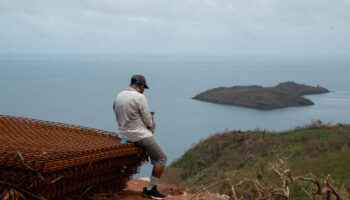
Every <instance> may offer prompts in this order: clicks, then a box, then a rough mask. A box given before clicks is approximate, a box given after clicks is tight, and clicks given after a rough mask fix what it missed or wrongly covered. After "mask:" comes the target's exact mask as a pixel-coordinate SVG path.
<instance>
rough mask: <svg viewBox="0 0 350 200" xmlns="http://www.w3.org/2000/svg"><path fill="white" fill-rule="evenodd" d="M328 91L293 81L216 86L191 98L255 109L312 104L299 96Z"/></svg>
mask: <svg viewBox="0 0 350 200" xmlns="http://www.w3.org/2000/svg"><path fill="white" fill-rule="evenodd" d="M327 92H329V91H328V90H327V89H326V88H323V87H320V86H317V87H312V86H308V85H304V84H297V83H294V82H284V83H280V84H278V85H277V86H276V87H261V86H255V85H254V86H234V87H229V88H225V87H218V88H214V89H211V90H207V91H205V92H202V93H200V94H198V95H196V96H195V97H193V99H197V100H203V101H209V102H213V103H219V104H230V105H238V106H244V107H250V108H256V109H275V108H283V107H289V106H304V105H312V104H313V102H312V101H311V100H309V99H307V98H304V97H301V95H306V94H321V93H327Z"/></svg>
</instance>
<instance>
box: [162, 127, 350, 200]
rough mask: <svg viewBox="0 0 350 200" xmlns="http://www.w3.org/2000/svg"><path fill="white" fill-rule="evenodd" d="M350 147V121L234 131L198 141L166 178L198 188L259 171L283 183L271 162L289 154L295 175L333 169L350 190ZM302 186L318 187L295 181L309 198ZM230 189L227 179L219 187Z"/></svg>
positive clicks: (294, 190)
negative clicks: (275, 174) (225, 181)
mask: <svg viewBox="0 0 350 200" xmlns="http://www.w3.org/2000/svg"><path fill="white" fill-rule="evenodd" d="M349 147H350V125H341V124H339V125H336V126H330V127H329V126H326V125H323V124H322V123H320V122H319V121H316V122H314V123H313V124H312V125H309V126H306V127H303V128H301V127H298V128H296V129H294V130H290V131H286V132H268V131H262V130H254V131H245V132H242V131H229V132H225V133H222V134H216V135H213V136H211V137H209V138H208V139H206V140H203V141H201V142H199V143H198V144H197V145H195V146H193V147H192V148H191V149H189V150H188V151H187V152H186V153H185V154H184V155H183V156H182V157H180V158H179V159H178V160H176V161H174V162H173V163H172V164H171V165H170V167H169V168H168V169H167V172H166V174H165V176H164V177H163V180H164V181H166V182H169V183H173V184H178V185H180V186H182V187H185V188H189V189H192V190H193V191H197V190H199V188H200V186H208V185H211V184H213V183H215V182H218V181H219V180H222V179H224V178H230V179H231V181H232V182H235V183H237V182H239V181H240V180H242V179H243V178H245V177H253V178H256V177H258V178H260V179H261V180H262V181H263V182H264V183H266V184H271V185H278V184H279V182H280V181H279V180H278V179H276V177H274V176H272V175H271V174H270V173H269V167H268V166H269V164H271V163H274V162H276V161H277V160H278V159H285V160H287V164H288V166H289V168H290V171H291V172H292V173H293V174H294V175H308V174H309V173H310V172H312V173H313V174H314V175H315V176H317V177H320V178H324V177H326V176H327V174H330V175H331V177H332V181H333V182H334V185H335V186H336V187H337V188H339V189H340V190H341V192H342V193H343V194H346V195H349V194H350V148H349ZM287 158H288V159H287ZM302 188H304V189H307V190H312V186H311V185H310V184H307V183H305V184H296V185H294V186H293V187H292V188H291V192H292V193H293V196H294V197H295V199H305V198H308V197H307V196H306V194H305V192H304V191H302V190H301V189H302ZM230 191H231V190H230V188H228V187H227V185H226V186H225V185H223V186H221V187H218V188H215V189H214V192H220V193H226V194H230ZM238 193H240V194H242V193H243V194H244V195H246V196H245V198H247V199H249V197H250V196H249V195H251V193H252V192H251V189H249V188H247V187H243V188H241V189H240V190H239V191H238ZM348 197H349V196H348Z"/></svg>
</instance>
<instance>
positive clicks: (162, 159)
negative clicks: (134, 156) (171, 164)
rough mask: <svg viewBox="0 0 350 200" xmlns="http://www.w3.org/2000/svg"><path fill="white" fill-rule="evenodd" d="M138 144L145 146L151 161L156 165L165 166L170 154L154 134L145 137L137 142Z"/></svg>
mask: <svg viewBox="0 0 350 200" xmlns="http://www.w3.org/2000/svg"><path fill="white" fill-rule="evenodd" d="M135 143H136V144H137V146H139V147H141V148H143V149H144V150H145V151H146V152H147V154H148V155H149V157H151V163H152V165H155V166H165V164H166V161H167V159H168V156H167V155H166V153H165V151H164V150H163V148H162V147H161V146H160V145H159V143H158V142H157V140H156V138H154V136H151V137H148V138H144V139H142V140H139V141H136V142H135Z"/></svg>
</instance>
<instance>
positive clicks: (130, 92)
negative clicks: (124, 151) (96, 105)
mask: <svg viewBox="0 0 350 200" xmlns="http://www.w3.org/2000/svg"><path fill="white" fill-rule="evenodd" d="M144 89H148V85H147V83H146V79H145V77H143V76H141V75H134V76H132V77H131V82H130V87H129V89H127V90H124V91H122V92H120V93H119V94H118V95H117V97H116V98H115V100H114V103H113V109H114V112H115V116H116V118H117V122H118V127H119V132H120V133H119V137H121V138H123V139H126V140H128V141H130V142H135V143H136V144H137V146H139V147H142V148H143V149H144V150H145V151H146V152H147V154H148V155H149V156H150V158H151V163H152V165H153V171H152V176H151V179H150V182H149V184H148V186H147V187H145V188H143V192H142V197H144V198H152V199H164V198H165V196H164V195H163V194H161V193H159V192H158V190H157V183H158V181H159V178H160V177H161V175H162V173H163V170H164V166H165V164H166V161H167V155H166V153H165V152H164V150H163V149H162V147H161V146H160V145H159V143H158V142H157V140H156V139H155V138H154V136H153V131H154V128H155V123H154V120H153V116H152V115H151V113H150V110H149V108H148V104H147V100H146V97H145V96H144V95H143V92H144Z"/></svg>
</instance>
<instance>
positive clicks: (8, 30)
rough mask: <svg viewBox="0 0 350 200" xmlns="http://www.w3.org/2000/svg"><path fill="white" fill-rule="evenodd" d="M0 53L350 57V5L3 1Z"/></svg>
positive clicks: (262, 0)
mask: <svg viewBox="0 0 350 200" xmlns="http://www.w3.org/2000/svg"><path fill="white" fill-rule="evenodd" d="M0 54H2V55H12V54H52V55H59V54H72V55H74V54H102V55H103V54H155V55H163V54H169V55H173V54H174V55H187V54H188V55H200V54H204V55H207V54H212V55H349V54H350V0H73V1H72V0H0Z"/></svg>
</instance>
